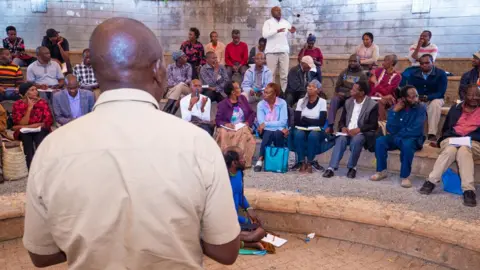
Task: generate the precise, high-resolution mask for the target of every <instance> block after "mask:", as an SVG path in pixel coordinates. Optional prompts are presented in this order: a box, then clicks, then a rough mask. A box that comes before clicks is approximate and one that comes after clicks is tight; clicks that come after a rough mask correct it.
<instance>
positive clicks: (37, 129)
mask: <svg viewBox="0 0 480 270" xmlns="http://www.w3.org/2000/svg"><path fill="white" fill-rule="evenodd" d="M41 130H42V127H38V128H21V129H20V132H21V133H35V132H40V131H41Z"/></svg>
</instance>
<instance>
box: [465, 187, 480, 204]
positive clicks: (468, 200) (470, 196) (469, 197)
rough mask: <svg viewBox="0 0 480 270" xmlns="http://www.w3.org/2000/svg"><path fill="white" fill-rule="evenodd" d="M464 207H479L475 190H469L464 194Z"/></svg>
mask: <svg viewBox="0 0 480 270" xmlns="http://www.w3.org/2000/svg"><path fill="white" fill-rule="evenodd" d="M463 205H465V206H470V207H475V206H477V198H476V195H475V192H474V191H473V190H467V191H465V192H464V193H463Z"/></svg>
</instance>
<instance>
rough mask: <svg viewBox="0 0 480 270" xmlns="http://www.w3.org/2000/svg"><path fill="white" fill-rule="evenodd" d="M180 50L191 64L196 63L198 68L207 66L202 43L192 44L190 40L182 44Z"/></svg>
mask: <svg viewBox="0 0 480 270" xmlns="http://www.w3.org/2000/svg"><path fill="white" fill-rule="evenodd" d="M180 50H182V51H183V52H184V53H185V55H186V56H187V61H188V62H189V63H194V64H195V65H197V66H199V65H204V64H205V50H204V49H203V45H202V43H200V42H198V41H197V43H195V44H192V42H190V40H187V41H185V42H183V43H182V46H180Z"/></svg>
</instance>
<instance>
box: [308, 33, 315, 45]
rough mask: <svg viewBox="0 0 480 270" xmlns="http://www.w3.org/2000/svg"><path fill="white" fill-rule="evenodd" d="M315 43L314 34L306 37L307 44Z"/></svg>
mask: <svg viewBox="0 0 480 270" xmlns="http://www.w3.org/2000/svg"><path fill="white" fill-rule="evenodd" d="M315 41H317V37H316V36H315V35H314V34H310V35H308V37H307V42H314V43H315Z"/></svg>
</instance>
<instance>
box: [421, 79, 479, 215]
mask: <svg viewBox="0 0 480 270" xmlns="http://www.w3.org/2000/svg"><path fill="white" fill-rule="evenodd" d="M464 97H465V101H464V102H462V103H460V104H455V105H453V106H452V107H451V108H450V111H449V112H448V115H447V118H446V119H445V124H444V125H443V130H442V137H441V138H440V140H438V146H439V147H440V149H441V150H440V155H439V156H438V158H437V161H435V165H434V166H433V170H432V172H431V173H430V175H429V176H428V180H427V181H425V183H424V184H423V186H422V188H421V189H420V193H422V194H425V195H428V194H430V193H432V191H433V189H434V188H435V184H438V183H439V182H440V180H441V178H442V175H443V173H444V172H445V171H446V170H447V169H448V167H450V165H452V163H453V162H455V161H456V162H457V165H458V169H459V172H460V177H461V180H462V191H463V204H464V205H466V206H470V207H474V206H476V205H477V199H476V195H475V177H474V174H475V163H474V160H475V159H480V89H478V86H477V85H476V84H471V85H470V86H468V87H467V89H466V92H465V96H464ZM454 137H469V138H470V146H466V145H457V144H455V143H451V142H450V138H454ZM477 177H478V176H477Z"/></svg>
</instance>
